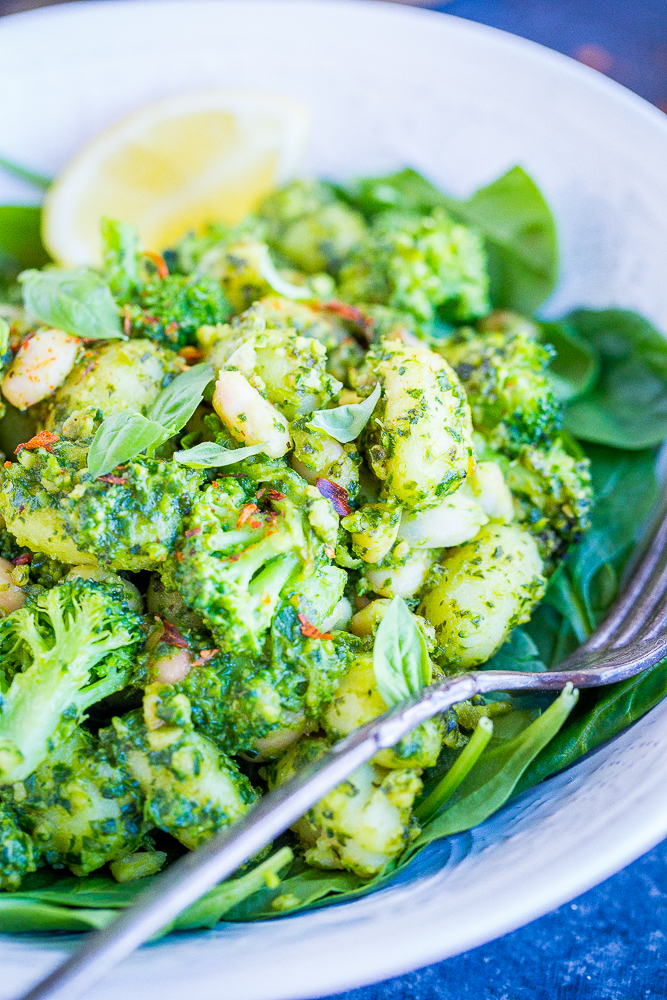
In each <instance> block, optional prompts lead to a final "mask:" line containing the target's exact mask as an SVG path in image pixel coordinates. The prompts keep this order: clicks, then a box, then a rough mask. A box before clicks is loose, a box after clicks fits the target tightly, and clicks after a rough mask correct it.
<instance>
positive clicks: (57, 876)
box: [0, 167, 667, 933]
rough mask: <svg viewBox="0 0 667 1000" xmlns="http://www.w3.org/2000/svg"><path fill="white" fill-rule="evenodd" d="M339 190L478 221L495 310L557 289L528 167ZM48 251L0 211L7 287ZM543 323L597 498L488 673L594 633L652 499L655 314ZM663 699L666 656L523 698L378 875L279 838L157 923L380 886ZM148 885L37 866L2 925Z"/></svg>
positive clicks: (125, 899)
mask: <svg viewBox="0 0 667 1000" xmlns="http://www.w3.org/2000/svg"><path fill="white" fill-rule="evenodd" d="M340 194H341V195H342V196H343V197H345V198H346V199H348V200H350V201H351V202H352V203H353V204H354V205H355V206H356V207H358V208H360V209H361V210H362V211H372V210H373V208H374V206H377V205H378V204H380V205H382V204H388V203H391V205H392V207H395V208H398V209H400V210H405V211H410V210H421V211H424V210H430V209H432V208H436V207H438V206H442V207H445V208H446V209H447V210H448V211H450V212H451V213H452V214H453V215H454V216H455V217H458V218H459V219H460V220H461V221H462V222H464V223H466V224H468V225H472V226H474V227H475V228H476V229H477V230H478V231H479V232H481V233H482V235H483V236H484V239H485V242H486V248H487V252H488V255H489V260H490V269H491V279H492V283H491V285H492V295H491V297H492V303H493V305H494V306H495V307H496V308H509V309H513V310H516V311H519V312H522V313H524V314H533V313H534V312H535V310H536V309H537V308H538V307H539V306H540V304H541V303H542V302H543V301H544V300H545V298H546V297H547V296H548V295H549V293H550V292H551V290H552V289H553V286H554V284H555V281H556V277H557V270H558V260H557V243H556V232H555V227H554V223H553V220H552V217H551V214H550V212H549V209H548V206H547V205H546V203H545V201H544V199H543V197H542V195H541V194H540V192H539V190H538V189H537V188H536V187H535V185H534V184H533V182H532V181H531V180H530V178H529V177H527V175H526V174H525V173H524V172H523V170H521V168H519V167H516V168H514V169H513V170H511V171H510V172H509V173H507V174H506V175H505V176H503V177H502V178H500V180H498V181H497V182H495V183H494V184H491V185H490V186H489V187H487V188H484V189H483V190H481V191H479V192H477V193H476V194H475V195H474V196H473V197H472V198H470V199H469V200H468V201H465V202H461V201H455V200H453V199H451V198H448V197H446V196H445V195H443V194H441V193H440V192H439V191H437V190H436V189H435V188H434V187H433V186H432V185H431V184H430V183H429V182H428V181H426V180H425V179H424V178H422V177H420V176H419V175H418V174H416V173H415V172H413V171H411V170H405V171H403V172H401V173H399V174H396V175H392V176H390V177H388V178H381V179H378V180H364V181H360V182H358V183H357V184H356V185H351V186H349V187H347V188H345V189H340ZM47 260H48V257H47V255H46V253H45V251H44V249H43V247H42V245H41V242H40V240H39V210H38V209H34V208H20V207H13V206H12V207H2V208H0V286H2V287H4V288H5V289H9V288H11V287H12V282H14V281H15V279H16V277H17V275H18V273H19V272H20V271H21V270H23V269H25V268H26V267H41V266H42V265H43V264H44V263H45V262H46V261H47ZM93 291H94V289H93ZM541 327H542V331H543V335H544V340H545V342H548V343H550V344H552V345H553V346H554V347H555V350H556V357H555V359H554V362H553V365H552V375H553V384H554V389H555V392H556V393H557V395H558V396H559V397H560V399H561V400H563V401H566V403H567V409H566V418H565V426H566V429H567V430H569V431H570V433H571V434H572V435H573V436H574V437H576V438H577V439H578V440H579V441H580V442H581V446H582V448H583V450H584V452H585V453H586V455H587V456H588V457H589V458H590V460H591V472H592V476H593V482H594V487H595V495H596V505H595V509H594V512H593V516H592V528H591V530H590V531H589V532H588V533H587V534H586V535H585V536H584V538H583V540H582V541H581V542H579V543H578V544H577V545H576V546H575V547H574V548H573V549H572V551H571V552H570V555H569V557H568V558H567V560H566V561H565V562H564V563H563V564H562V565H561V566H560V567H559V569H558V570H557V572H556V573H555V574H554V576H553V577H552V580H551V583H550V586H549V589H548V591H547V594H546V596H545V598H544V600H543V602H542V603H541V604H540V605H539V607H538V608H537V610H536V611H535V613H534V614H533V617H532V620H531V621H530V622H529V623H528V624H527V625H526V626H524V627H523V628H520V629H516V630H515V631H514V632H513V634H512V636H511V638H510V640H509V641H508V642H507V643H506V645H505V646H504V647H503V648H502V649H501V650H500V651H499V652H498V653H497V654H496V655H495V657H493V659H492V660H491V661H490V662H489V663H488V664H487V666H488V667H490V668H493V667H495V668H502V669H513V670H538V671H539V670H546V669H549V668H552V667H554V666H556V665H557V664H558V663H559V662H560V661H562V660H563V659H564V657H565V656H567V655H568V654H569V653H570V652H571V651H572V650H573V649H575V648H576V647H577V646H578V645H579V644H580V643H581V642H582V641H583V640H585V639H586V637H587V636H588V635H590V633H591V631H592V630H593V629H594V628H595V626H596V624H597V623H598V622H599V621H600V619H601V618H602V617H603V616H604V614H605V612H606V610H607V609H608V608H609V606H610V604H611V603H612V601H613V599H614V596H615V594H616V592H617V589H618V583H619V580H620V577H621V574H622V571H623V568H624V566H625V564H626V562H627V559H628V556H629V554H630V552H631V550H632V547H633V544H634V542H635V539H636V535H637V531H638V526H639V525H640V524H641V523H642V521H644V520H645V519H646V517H647V516H648V515H649V513H650V511H651V508H652V507H653V505H654V503H655V500H656V498H657V492H658V490H657V484H656V479H655V471H654V470H655V461H656V454H657V448H658V446H659V445H660V444H661V442H662V440H663V439H664V437H665V436H666V435H667V341H666V340H665V339H664V338H663V336H662V335H661V334H660V333H659V332H658V331H657V330H655V329H654V328H653V327H652V326H651V325H650V324H649V323H648V322H647V321H646V320H644V319H643V318H641V317H640V316H637V315H636V314H634V313H631V312H628V311H624V310H619V309H610V310H603V311H590V310H584V309H579V310H575V311H574V312H571V313H570V314H569V315H567V316H566V317H564V318H563V319H562V320H560V321H558V322H553V321H550V322H544V323H542V324H541ZM193 371H194V369H193ZM195 377H196V375H195ZM323 412H324V411H323ZM330 412H331V411H329V413H330ZM153 416H154V417H155V420H154V421H153V423H154V424H155V426H156V427H158V433H156V436H155V437H156V440H158V441H159V440H162V438H161V437H160V433H159V426H158V425H162V424H164V425H165V426H166V423H168V421H167V420H166V419H164V415H155V414H154V415H153ZM344 416H345V418H346V419H352V416H351V415H344ZM145 423H146V424H148V423H151V421H149V420H146V421H145ZM325 429H326V428H325ZM353 436H354V435H353ZM341 440H342V439H341ZM210 447H217V446H210ZM219 450H220V449H219ZM202 462H203V464H204V465H205V464H206V461H204V460H203V459H202ZM115 464H116V462H115V461H114V462H113V463H112V465H115ZM216 464H223V462H222V461H220V462H217V461H216ZM110 467H111V466H110ZM104 471H108V470H107V469H106V467H105V469H104ZM415 670H416V671H417V672H418V671H419V665H418V664H417V665H416V666H415ZM417 686H419V685H417ZM390 694H391V693H390V692H389V693H388V694H386V696H385V697H386V700H389V699H390ZM665 694H667V665H666V664H664V663H663V664H658V665H657V666H655V667H653V668H652V669H651V670H649V671H648V672H646V673H645V674H643V675H641V676H639V677H636V678H633V679H631V680H628V681H625V682H622V683H620V684H615V685H611V686H609V687H607V688H602V689H598V690H596V691H586V692H582V693H581V696H580V698H579V700H578V702H577V701H576V697H575V695H574V694H573V693H572V692H570V691H568V690H566V691H565V692H563V693H562V694H561V695H560V696H559V697H558V698H556V699H553V698H550V697H549V696H546V695H545V696H532V700H531V699H530V698H528V697H526V698H517V699H515V705H516V706H517V707H518V708H519V709H521V707H525V711H526V712H528V711H530V710H534V708H535V707H536V705H537V706H538V707H540V708H542V710H543V711H542V714H540V715H539V717H537V718H536V719H535V720H534V721H533V722H531V724H530V725H528V726H527V727H525V728H523V729H521V730H520V731H518V732H516V731H515V732H512V731H511V730H510V728H509V726H508V725H507V726H505V728H503V717H502V716H501V717H500V718H499V719H498V720H497V721H496V725H495V727H494V728H493V733H492V734H491V732H490V730H491V727H485V726H483V725H480V726H479V727H478V730H476V733H475V736H474V737H473V739H471V741H470V743H469V744H468V745H467V747H466V748H465V750H464V751H463V752H461V753H460V754H459V756H458V759H456V754H455V752H454V751H451V750H448V749H445V750H444V751H443V755H442V757H441V759H440V761H439V763H438V765H436V767H435V768H432V769H430V771H427V772H426V773H425V775H424V778H425V789H424V794H423V797H422V799H421V800H420V803H418V805H417V810H416V812H417V816H418V818H419V820H420V824H421V826H422V832H421V834H420V836H419V838H418V839H417V840H416V841H414V842H413V843H412V844H411V845H410V846H409V847H408V848H407V849H406V851H405V853H404V854H403V855H402V856H401V857H400V858H399V859H398V860H397V861H395V862H392V863H391V864H390V865H389V866H388V867H387V868H385V870H383V871H382V872H381V873H380V874H379V875H378V876H377V877H376V878H374V879H372V880H371V881H368V880H367V879H366V880H364V879H362V878H360V877H359V876H356V875H354V874H351V873H349V872H340V871H324V870H316V869H314V868H312V867H309V866H307V865H306V864H305V863H304V862H303V861H302V860H300V858H298V857H297V856H296V855H295V854H294V852H293V851H292V848H291V846H290V844H291V840H290V839H289V836H286V837H285V838H283V839H284V843H279V844H278V845H276V846H275V847H274V852H273V854H272V855H271V856H270V857H269V858H268V860H265V861H263V862H262V863H261V864H259V865H258V866H256V867H254V868H252V869H251V870H249V871H245V872H241V873H240V874H238V875H237V876H236V877H235V878H234V879H232V880H230V881H228V882H226V883H224V884H223V885H221V886H218V887H217V888H215V889H213V890H212V891H211V892H209V893H207V894H206V896H205V897H203V899H202V900H200V901H199V902H198V903H196V904H195V905H193V906H192V907H190V908H189V910H187V911H186V912H185V913H184V914H182V915H181V917H179V918H178V920H177V921H176V922H175V923H174V924H173V925H172V927H170V928H167V929H165V932H164V933H166V931H167V930H172V929H175V930H185V929H187V930H190V929H194V928H210V927H213V926H214V925H215V924H216V923H217V922H218V921H219V920H220V919H222V918H224V919H225V920H236V921H244V920H255V919H264V918H275V917H276V916H278V915H280V914H281V913H286V912H289V913H294V912H299V911H301V912H302V911H303V910H305V909H309V908H313V907H317V906H322V905H327V904H329V903H331V902H342V901H345V900H351V899H354V898H356V897H357V896H360V895H363V894H366V893H368V892H371V891H373V890H375V889H377V888H379V887H381V886H383V885H386V884H388V883H389V882H390V881H391V880H392V879H393V878H395V876H396V873H397V872H398V871H399V870H401V869H404V868H405V867H406V866H407V865H409V864H410V863H411V861H413V859H414V858H415V856H416V855H417V853H418V852H420V851H422V850H423V849H424V848H426V847H427V846H428V844H430V843H431V842H432V841H434V840H435V839H437V838H441V837H445V836H449V835H453V834H456V833H460V832H462V831H465V830H468V829H470V828H472V827H474V826H476V825H477V824H479V823H481V822H483V821H484V820H485V819H486V818H487V817H488V816H490V815H491V814H492V813H494V812H495V811H497V810H498V809H499V808H500V807H502V806H503V805H504V804H505V803H506V802H508V800H510V799H511V798H512V797H513V796H516V795H518V794H520V793H522V792H524V791H526V790H527V789H529V788H531V787H532V786H534V785H535V784H537V783H538V782H540V781H543V780H544V779H546V778H548V777H549V776H550V775H553V774H555V773H556V772H558V771H561V770H562V769H563V768H566V767H568V766H570V765H571V764H573V763H574V762H575V761H577V760H578V759H580V758H581V757H582V756H583V755H584V754H586V753H588V752H589V751H591V750H593V749H594V748H595V747H597V746H599V745H600V744H602V743H604V742H605V741H607V740H610V739H612V738H613V737H614V736H616V735H617V734H618V733H619V732H620V731H621V730H623V729H624V728H626V727H627V726H629V725H631V724H632V723H633V722H635V721H636V720H637V719H639V718H641V716H642V715H644V714H645V713H646V712H648V711H649V710H650V709H651V708H652V707H653V706H654V705H656V704H657V703H658V702H659V701H660V700H661V699H662V698H663V697H664V696H665ZM498 697H499V698H501V699H502V698H507V697H508V696H507V695H502V694H499V695H498ZM536 698H537V701H536V700H535V699H536ZM520 714H521V713H520V712H519V713H511V714H510V715H508V716H506V717H505V718H506V719H515V718H516V717H517V715H520ZM533 714H534V712H533ZM454 760H456V764H455V767H454V768H452V762H453V761H454ZM443 774H444V775H446V777H445V778H443ZM150 881H151V878H148V879H139V880H136V881H132V882H124V883H121V884H118V883H117V882H115V881H114V880H113V879H112V878H111V877H107V876H104V875H99V874H95V875H90V876H88V877H86V878H75V877H72V876H70V875H65V874H63V873H62V872H59V871H54V870H52V869H41V870H39V871H37V872H35V873H33V874H30V875H28V876H27V877H26V878H25V879H24V881H23V884H22V886H21V889H20V891H17V892H13V893H11V894H2V896H0V931H4V932H11V933H20V932H35V931H66V932H77V931H84V930H89V929H96V928H100V927H103V926H105V925H106V924H107V923H108V922H109V921H111V920H112V919H113V918H114V916H115V914H116V913H117V911H118V910H119V909H122V908H123V907H126V906H128V905H130V904H131V903H132V901H133V900H134V898H135V897H136V896H137V894H138V893H140V892H141V891H143V890H144V889H145V888H147V886H148V884H149V883H150Z"/></svg>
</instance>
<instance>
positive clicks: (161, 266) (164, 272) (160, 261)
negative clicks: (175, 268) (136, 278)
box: [144, 250, 169, 278]
mask: <svg viewBox="0 0 667 1000" xmlns="http://www.w3.org/2000/svg"><path fill="white" fill-rule="evenodd" d="M144 257H148V259H149V260H152V261H153V263H154V264H155V267H156V268H157V274H158V278H168V277H169V268H168V267H167V264H166V261H165V259H164V257H161V256H160V254H159V253H154V252H153V251H152V250H144Z"/></svg>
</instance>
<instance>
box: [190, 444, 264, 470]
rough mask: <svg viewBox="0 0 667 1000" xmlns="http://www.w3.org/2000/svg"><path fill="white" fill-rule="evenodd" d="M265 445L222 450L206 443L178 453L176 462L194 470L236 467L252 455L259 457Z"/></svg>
mask: <svg viewBox="0 0 667 1000" xmlns="http://www.w3.org/2000/svg"><path fill="white" fill-rule="evenodd" d="M264 447H265V446H264V445H263V444H253V445H249V446H248V447H246V448H234V449H232V448H222V447H221V446H220V445H219V444H215V443H214V442H213V441H204V442H202V444H197V445H195V447H194V448H188V449H187V450H186V451H177V452H176V453H175V455H174V461H175V462H180V464H181V465H189V466H191V467H192V468H193V469H214V468H220V467H222V466H225V465H235V464H236V462H241V461H242V460H243V459H244V458H250V457H251V455H259V453H260V452H261V451H262V450H263V449H264Z"/></svg>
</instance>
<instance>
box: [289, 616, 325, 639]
mask: <svg viewBox="0 0 667 1000" xmlns="http://www.w3.org/2000/svg"><path fill="white" fill-rule="evenodd" d="M297 618H298V619H299V621H300V622H301V634H302V635H305V636H306V638H307V639H333V636H332V634H331V632H320V630H319V629H318V628H316V627H315V626H314V625H311V623H310V622H309V621H308V619H307V618H306V616H305V615H304V614H302V613H299V614H298V615H297Z"/></svg>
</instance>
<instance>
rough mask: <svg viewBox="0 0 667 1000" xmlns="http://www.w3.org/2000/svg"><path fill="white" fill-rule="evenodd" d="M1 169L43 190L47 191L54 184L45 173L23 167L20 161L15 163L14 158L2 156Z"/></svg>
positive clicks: (0, 157)
mask: <svg viewBox="0 0 667 1000" xmlns="http://www.w3.org/2000/svg"><path fill="white" fill-rule="evenodd" d="M0 170H4V171H5V172H6V173H8V174H10V175H11V176H12V177H16V178H18V180H20V181H26V183H28V184H32V185H33V187H38V188H41V189H42V191H46V190H47V189H48V188H50V187H51V185H52V184H53V180H52V178H51V177H45V176H44V174H38V173H36V171H34V170H30V169H29V168H28V167H23V166H21V164H20V163H15V162H14V161H13V160H8V159H6V157H4V156H0Z"/></svg>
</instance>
